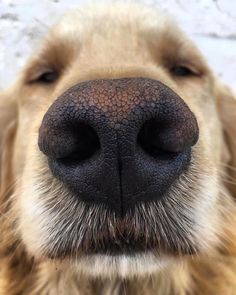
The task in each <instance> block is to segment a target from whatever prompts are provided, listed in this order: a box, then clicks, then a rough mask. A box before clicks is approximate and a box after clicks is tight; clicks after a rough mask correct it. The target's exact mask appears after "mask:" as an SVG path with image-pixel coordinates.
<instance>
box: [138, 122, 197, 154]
mask: <svg viewBox="0 0 236 295" xmlns="http://www.w3.org/2000/svg"><path fill="white" fill-rule="evenodd" d="M190 119H191V120H188V121H181V120H179V121H173V122H171V121H170V120H168V118H166V119H165V120H158V119H151V120H149V121H147V122H145V123H144V124H143V126H142V127H141V129H140V131H139V134H138V138H137V144H138V146H139V147H141V148H142V149H143V150H144V151H145V152H146V153H148V154H149V155H151V156H154V157H161V158H163V159H165V158H168V159H169V158H170V157H174V156H176V155H178V154H179V153H182V152H184V151H186V150H188V149H189V148H191V146H193V145H194V144H195V143H196V142H197V140H198V127H197V123H196V119H195V117H193V116H192V117H191V118H190Z"/></svg>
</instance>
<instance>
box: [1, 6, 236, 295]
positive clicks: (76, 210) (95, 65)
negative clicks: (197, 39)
mask: <svg viewBox="0 0 236 295" xmlns="http://www.w3.org/2000/svg"><path fill="white" fill-rule="evenodd" d="M0 97H1V100H0V126H1V131H0V147H1V222H0V228H1V237H0V266H1V267H0V294H2V295H20V294H21V295H28V294H30V295H36V294H40V295H42V294H43V295H44V294H45V295H46V294H47V295H53V294H54V295H56V294H64V295H69V294H72V295H74V294H75V295H76V294H81V295H85V294H91V295H92V294H101V295H105V294H107V295H108V294H112V295H116V294H132V295H137V294H150V295H151V294H158V295H175V294H181V295H187V294H188V295H193V294H199V295H200V294H201V295H204V294H207V295H210V294H211V295H230V294H236V237H235V233H236V222H235V220H236V206H235V202H234V197H235V187H234V185H235V180H234V179H235V172H236V168H235V161H236V139H235V136H236V133H235V128H236V116H235V110H236V103H235V100H234V98H233V94H232V93H231V91H230V89H228V88H227V87H226V86H224V85H223V84H221V83H220V82H219V81H218V79H217V78H216V77H215V76H214V74H213V73H212V71H211V70H210V69H209V67H208V65H207V63H206V62H205V60H204V58H203V57H202V56H201V54H200V53H199V51H198V50H197V49H196V47H195V46H194V45H193V44H192V42H191V41H190V40H189V39H188V38H187V37H186V36H184V34H183V33H182V32H181V30H180V29H178V28H177V27H176V24H175V23H173V22H172V21H171V20H170V19H168V18H167V17H166V16H164V15H163V14H162V13H160V12H154V11H152V10H151V9H149V8H144V7H141V6H139V5H135V4H129V5H125V4H114V5H111V6H107V7H105V6H93V7H87V8H83V9H78V10H74V11H72V12H70V13H69V14H67V15H66V16H64V17H63V18H62V20H61V21H60V22H59V23H58V24H57V25H56V26H55V27H53V28H52V30H51V31H50V33H49V35H48V36H47V38H46V40H45V41H44V43H43V45H42V47H40V49H39V50H38V51H37V53H36V54H34V56H33V58H32V59H31V60H30V61H29V62H28V63H27V65H26V67H25V69H24V70H23V71H22V74H21V75H20V77H19V78H18V79H17V81H16V83H15V84H14V85H13V86H12V87H11V88H10V89H8V90H6V91H3V92H2V93H1V95H0Z"/></svg>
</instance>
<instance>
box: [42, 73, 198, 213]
mask: <svg viewBox="0 0 236 295" xmlns="http://www.w3.org/2000/svg"><path fill="white" fill-rule="evenodd" d="M197 140H198V125H197V121H196V118H195V116H194V114H193V113H192V112H191V111H190V109H189V108H188V106H187V105H186V103H185V102H184V101H183V100H182V99H181V98H180V97H179V96H178V95H177V94H176V93H175V92H173V91H172V90H171V89H170V88H168V87H167V86H165V85H163V84H162V83H160V82H158V81H155V80H151V79H146V78H123V79H113V80H95V81H88V82H83V83H80V84H78V85H76V86H74V87H72V88H70V89H69V90H67V91H66V92H65V93H64V94H63V95H62V96H61V97H59V98H58V99H57V100H56V101H55V102H54V103H53V104H52V105H51V107H50V108H49V110H48V111H47V113H46V114H45V116H44V119H43V122H42V125H41V127H40V131H39V148H40V150H41V151H42V152H43V153H44V154H45V155H46V156H47V157H48V162H49V167H50V169H51V171H52V174H53V175H54V176H55V177H56V178H58V179H59V180H60V181H61V182H62V183H63V184H64V185H65V186H66V187H67V188H68V189H69V190H70V191H71V192H73V194H74V195H75V196H76V197H78V198H79V199H80V200H83V201H85V202H92V203H98V204H103V205H105V206H107V208H109V209H110V210H114V211H117V212H118V213H119V212H122V213H125V212H126V211H128V210H132V209H133V208H135V205H136V204H137V203H138V202H147V201H155V200H158V199H160V198H162V197H164V196H165V193H166V192H167V191H168V190H169V188H170V187H171V185H172V184H173V183H174V181H175V180H176V179H177V178H178V177H179V176H180V175H181V174H182V173H183V172H184V171H185V170H186V169H187V167H188V165H189V163H190V158H191V147H192V146H193V145H194V144H195V143H196V142H197Z"/></svg>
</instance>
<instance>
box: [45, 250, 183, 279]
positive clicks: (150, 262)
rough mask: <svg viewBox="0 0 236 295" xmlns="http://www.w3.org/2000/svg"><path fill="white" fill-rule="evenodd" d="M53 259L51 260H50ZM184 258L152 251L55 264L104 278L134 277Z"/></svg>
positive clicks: (80, 257) (89, 257)
mask: <svg viewBox="0 0 236 295" xmlns="http://www.w3.org/2000/svg"><path fill="white" fill-rule="evenodd" d="M49 261H51V260H49ZM182 262H183V259H180V258H179V257H173V256H169V255H164V254H161V255H157V254H155V253H154V252H152V251H147V252H143V253H141V252H140V253H136V254H133V255H129V254H119V255H118V254H117V255H108V254H91V255H81V256H79V257H77V258H76V259H69V258H66V259H61V260H60V259H56V260H53V261H52V263H53V265H56V266H57V267H59V268H61V269H65V268H66V269H67V270H71V271H72V272H73V273H77V274H78V275H85V276H90V277H94V278H96V277H104V278H114V277H120V278H132V277H135V276H136V277H137V276H140V277H142V276H146V275H152V274H153V273H157V272H159V271H163V270H164V269H165V268H166V267H168V266H169V265H175V264H176V263H178V264H179V263H182ZM49 263H50V262H49Z"/></svg>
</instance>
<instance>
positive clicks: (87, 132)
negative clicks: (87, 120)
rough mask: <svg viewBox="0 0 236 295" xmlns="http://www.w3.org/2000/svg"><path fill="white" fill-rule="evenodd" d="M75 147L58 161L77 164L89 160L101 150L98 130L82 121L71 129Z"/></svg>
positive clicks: (69, 164)
mask: <svg viewBox="0 0 236 295" xmlns="http://www.w3.org/2000/svg"><path fill="white" fill-rule="evenodd" d="M71 136H72V137H73V148H72V150H71V152H70V153H69V154H67V155H66V156H65V157H63V156H62V157H60V159H58V161H59V162H60V163H62V164H64V165H68V166H71V165H76V164H78V163H80V162H83V161H86V160H89V159H90V158H92V157H93V156H94V155H95V154H97V153H99V151H100V148H101V146H100V141H99V137H98V135H97V133H96V131H95V130H94V129H93V128H92V127H91V126H89V125H87V124H83V123H80V124H78V125H77V126H76V128H75V127H74V128H72V129H71Z"/></svg>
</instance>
